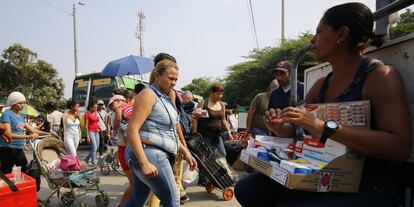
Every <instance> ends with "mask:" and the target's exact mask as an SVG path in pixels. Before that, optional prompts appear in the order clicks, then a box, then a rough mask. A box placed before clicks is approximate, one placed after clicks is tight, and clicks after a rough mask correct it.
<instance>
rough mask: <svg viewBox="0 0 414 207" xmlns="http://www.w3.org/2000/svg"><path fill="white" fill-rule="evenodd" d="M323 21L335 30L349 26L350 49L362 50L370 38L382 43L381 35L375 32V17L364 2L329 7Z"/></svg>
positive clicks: (377, 43)
mask: <svg viewBox="0 0 414 207" xmlns="http://www.w3.org/2000/svg"><path fill="white" fill-rule="evenodd" d="M322 21H323V22H324V23H326V24H328V25H329V26H331V27H332V28H333V29H335V30H339V29H340V28H341V27H343V26H346V27H348V28H349V38H350V42H349V49H351V50H353V51H360V50H362V49H364V48H365V47H366V45H367V43H368V41H369V40H370V39H375V41H372V42H374V43H376V45H375V46H380V45H381V44H382V42H381V41H379V39H380V36H376V35H374V34H373V27H374V17H373V15H372V12H371V10H370V9H369V8H368V7H367V6H366V5H364V4H361V3H357V2H352V3H345V4H340V5H337V6H334V7H331V8H330V9H328V10H327V11H326V12H325V14H324V15H323V17H322Z"/></svg>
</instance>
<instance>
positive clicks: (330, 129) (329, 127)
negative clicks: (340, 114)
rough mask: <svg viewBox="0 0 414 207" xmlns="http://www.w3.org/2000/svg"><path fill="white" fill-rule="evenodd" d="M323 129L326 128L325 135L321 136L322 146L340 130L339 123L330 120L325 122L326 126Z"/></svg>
mask: <svg viewBox="0 0 414 207" xmlns="http://www.w3.org/2000/svg"><path fill="white" fill-rule="evenodd" d="M323 127H324V129H323V133H322V135H321V138H319V142H320V143H322V144H325V142H326V140H327V139H328V138H329V137H330V136H332V135H333V134H334V133H335V132H336V130H338V128H339V124H338V122H336V121H334V120H328V121H325V124H324V126H323Z"/></svg>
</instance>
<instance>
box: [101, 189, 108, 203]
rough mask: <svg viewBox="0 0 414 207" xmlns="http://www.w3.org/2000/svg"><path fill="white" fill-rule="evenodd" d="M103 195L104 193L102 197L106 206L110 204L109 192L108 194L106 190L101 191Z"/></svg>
mask: <svg viewBox="0 0 414 207" xmlns="http://www.w3.org/2000/svg"><path fill="white" fill-rule="evenodd" d="M101 195H102V198H103V203H104V206H105V207H107V206H109V197H108V194H106V193H105V192H103V191H101Z"/></svg>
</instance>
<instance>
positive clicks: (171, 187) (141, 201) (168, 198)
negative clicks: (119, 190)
mask: <svg viewBox="0 0 414 207" xmlns="http://www.w3.org/2000/svg"><path fill="white" fill-rule="evenodd" d="M144 152H145V155H146V156H147V159H148V161H149V162H150V163H151V164H153V165H154V166H155V167H156V168H157V170H158V175H157V176H156V177H147V176H144V175H143V174H142V171H141V166H140V165H139V164H138V161H137V158H136V157H135V155H134V153H133V152H132V149H131V148H130V147H129V146H128V147H127V149H126V152H125V159H126V160H127V162H128V165H129V167H130V168H131V170H132V172H133V174H134V185H133V186H134V190H133V195H132V196H131V197H130V198H129V200H128V201H127V203H126V204H125V206H126V207H129V206H137V207H138V206H139V207H141V206H144V205H145V204H146V202H147V200H148V198H149V195H150V193H151V192H153V193H154V194H155V195H156V196H157V197H158V198H159V199H160V200H161V205H162V206H163V207H178V206H180V196H179V192H178V189H177V184H176V183H175V180H174V173H173V171H172V165H173V164H174V162H175V157H174V156H171V155H170V154H168V153H167V152H166V151H163V150H162V149H160V148H158V147H154V146H150V145H145V147H144Z"/></svg>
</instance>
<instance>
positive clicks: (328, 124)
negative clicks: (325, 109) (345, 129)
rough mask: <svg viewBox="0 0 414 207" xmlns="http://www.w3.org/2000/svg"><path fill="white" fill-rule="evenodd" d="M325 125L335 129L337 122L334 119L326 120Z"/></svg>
mask: <svg viewBox="0 0 414 207" xmlns="http://www.w3.org/2000/svg"><path fill="white" fill-rule="evenodd" d="M326 126H328V127H329V128H331V129H336V128H337V127H338V124H337V123H336V122H335V121H327V122H326Z"/></svg>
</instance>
